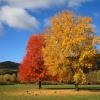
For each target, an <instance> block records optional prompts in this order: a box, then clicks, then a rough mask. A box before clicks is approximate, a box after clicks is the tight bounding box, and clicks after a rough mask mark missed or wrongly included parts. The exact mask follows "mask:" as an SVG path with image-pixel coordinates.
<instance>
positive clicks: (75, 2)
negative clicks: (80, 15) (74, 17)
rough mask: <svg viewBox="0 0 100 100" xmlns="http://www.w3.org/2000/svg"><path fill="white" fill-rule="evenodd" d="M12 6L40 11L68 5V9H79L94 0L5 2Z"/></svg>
mask: <svg viewBox="0 0 100 100" xmlns="http://www.w3.org/2000/svg"><path fill="white" fill-rule="evenodd" d="M3 1H4V2H5V3H7V4H8V5H10V6H14V7H20V8H26V9H38V8H48V7H51V6H54V5H62V4H66V5H67V6H68V7H79V6H81V5H82V4H83V3H86V2H91V1H93V0H3Z"/></svg>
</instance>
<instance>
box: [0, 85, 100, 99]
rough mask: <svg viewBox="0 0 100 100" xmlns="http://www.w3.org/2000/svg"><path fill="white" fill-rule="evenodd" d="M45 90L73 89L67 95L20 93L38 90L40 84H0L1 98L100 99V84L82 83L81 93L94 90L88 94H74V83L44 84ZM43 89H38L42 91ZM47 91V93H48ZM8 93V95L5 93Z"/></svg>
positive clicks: (66, 90)
mask: <svg viewBox="0 0 100 100" xmlns="http://www.w3.org/2000/svg"><path fill="white" fill-rule="evenodd" d="M42 87H43V89H42V90H43V91H47V92H50V91H53V90H54V91H55V90H56V91H65V92H68V91H70V90H71V91H73V92H72V94H71V93H70V94H67V95H46V96H45V95H30V94H29V95H23V94H22V95H18V94H17V93H19V92H20V91H27V90H28V91H30V90H32V91H31V92H34V91H35V90H36V91H37V90H38V85H33V84H15V85H0V100H100V95H99V94H97V93H96V92H98V93H99V92H100V85H80V86H79V87H80V91H79V92H78V93H80V92H81V91H83V90H84V91H85V92H87V91H93V93H92V95H90V94H87V93H86V95H84V94H83V95H80V94H75V95H73V93H74V92H75V91H74V88H75V87H74V85H43V86H42ZM42 90H38V91H41V93H42ZM14 92H15V94H16V95H10V93H14ZM47 92H46V93H47ZM4 93H6V94H7V95H5V94H4Z"/></svg>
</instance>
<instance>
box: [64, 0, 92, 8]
mask: <svg viewBox="0 0 100 100" xmlns="http://www.w3.org/2000/svg"><path fill="white" fill-rule="evenodd" d="M66 1H67V3H68V7H79V6H81V5H82V4H83V3H86V2H91V1H93V0H66Z"/></svg>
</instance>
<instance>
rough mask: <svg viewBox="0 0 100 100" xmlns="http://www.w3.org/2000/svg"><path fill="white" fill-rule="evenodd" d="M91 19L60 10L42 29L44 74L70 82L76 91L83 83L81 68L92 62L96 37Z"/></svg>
mask: <svg viewBox="0 0 100 100" xmlns="http://www.w3.org/2000/svg"><path fill="white" fill-rule="evenodd" d="M91 21H92V19H91V18H90V17H82V16H76V15H75V14H73V13H71V12H63V13H59V14H57V15H56V16H54V17H52V19H51V22H52V26H51V27H50V28H49V29H48V30H47V31H46V33H48V36H47V37H46V39H45V43H46V44H45V47H44V48H43V55H44V63H45V65H46V66H47V69H48V73H49V74H50V75H52V76H56V77H57V78H58V81H60V82H66V81H68V80H71V81H73V82H74V83H75V86H76V89H77V90H78V84H83V83H85V82H86V75H85V72H84V70H85V69H91V68H93V67H95V64H96V62H95V60H94V59H95V56H96V54H97V53H98V50H97V49H96V48H95V44H96V43H97V37H95V30H94V29H93V27H92V23H91Z"/></svg>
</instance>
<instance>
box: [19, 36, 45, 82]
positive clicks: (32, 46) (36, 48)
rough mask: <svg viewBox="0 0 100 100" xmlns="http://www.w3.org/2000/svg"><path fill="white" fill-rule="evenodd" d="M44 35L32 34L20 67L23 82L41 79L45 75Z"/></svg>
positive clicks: (20, 76) (20, 77)
mask: <svg viewBox="0 0 100 100" xmlns="http://www.w3.org/2000/svg"><path fill="white" fill-rule="evenodd" d="M43 46H44V39H43V35H32V36H31V37H30V39H29V42H28V45H27V49H26V51H27V52H26V55H25V57H24V59H23V61H22V64H21V65H20V67H19V80H20V81H22V82H35V81H39V80H41V79H42V78H44V76H45V68H44V65H43V63H44V62H43V56H42V47H43Z"/></svg>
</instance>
